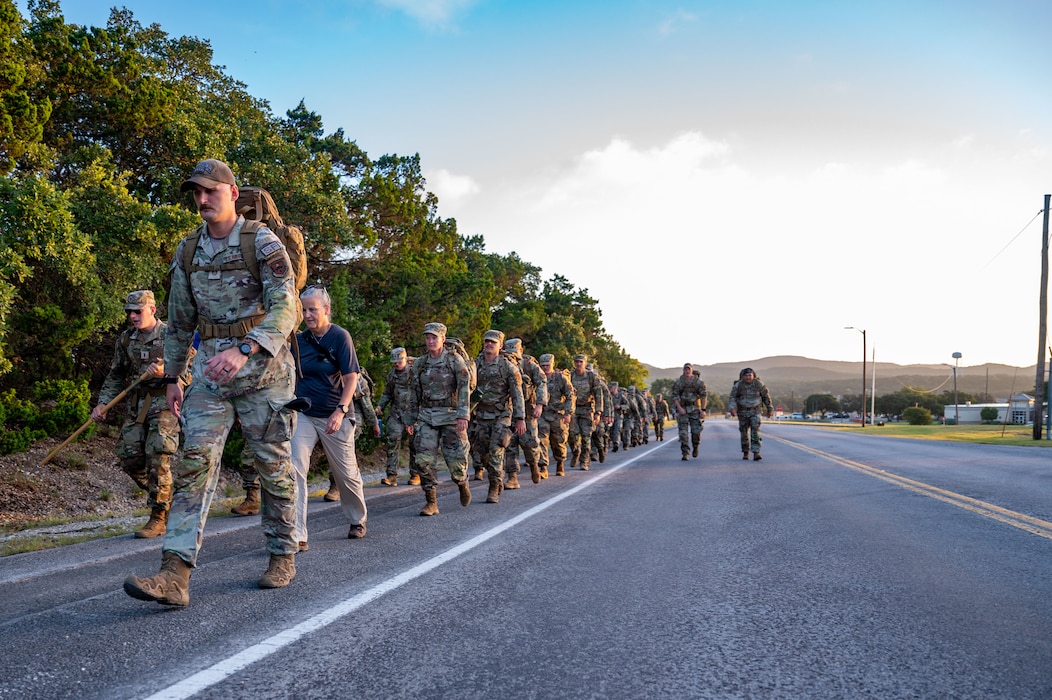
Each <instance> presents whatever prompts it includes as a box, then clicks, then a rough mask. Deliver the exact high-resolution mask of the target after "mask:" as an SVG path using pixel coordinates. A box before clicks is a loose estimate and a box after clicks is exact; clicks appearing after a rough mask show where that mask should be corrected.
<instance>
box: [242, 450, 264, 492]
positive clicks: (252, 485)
mask: <svg viewBox="0 0 1052 700" xmlns="http://www.w3.org/2000/svg"><path fill="white" fill-rule="evenodd" d="M237 471H238V474H240V475H241V486H242V487H243V488H244V489H245V490H246V491H248V490H249V489H258V488H259V472H257V471H256V455H254V454H253V453H252V448H251V447H250V446H249V444H248V441H247V440H246V441H245V446H244V447H242V448H241V465H240V466H239V467H238V468H237Z"/></svg>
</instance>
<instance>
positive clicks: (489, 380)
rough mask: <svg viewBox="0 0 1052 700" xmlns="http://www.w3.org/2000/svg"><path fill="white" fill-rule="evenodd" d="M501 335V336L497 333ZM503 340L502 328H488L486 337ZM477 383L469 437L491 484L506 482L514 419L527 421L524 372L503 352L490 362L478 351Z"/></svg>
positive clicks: (476, 364) (499, 341) (501, 484)
mask: <svg viewBox="0 0 1052 700" xmlns="http://www.w3.org/2000/svg"><path fill="white" fill-rule="evenodd" d="M496 334H499V335H496ZM497 338H499V340H497V342H498V343H503V341H504V334H503V333H500V331H486V335H485V339H497ZM475 369H476V372H477V374H478V386H477V387H476V389H475V392H476V393H475V396H476V399H477V402H476V403H475V405H474V406H473V407H472V409H471V417H472V421H471V431H470V440H471V444H472V446H473V447H474V448H477V449H478V450H479V456H480V461H481V464H482V466H484V467H485V469H486V471H487V473H488V475H489V482H490V486H491V487H492V486H493V485H494V484H499V485H500V487H499V488H498V491H499V490H501V489H503V483H504V452H505V450H506V449H507V447H508V445H510V444H511V439H512V436H513V435H514V432H512V429H511V423H512V421H518V420H524V416H525V411H526V407H525V402H524V401H523V397H522V375H521V374H520V373H519V368H518V366H516V364H515V363H514V362H512V361H511V360H510V359H508V358H507V357H506V356H505V355H504V354H503V353H498V354H497V356H496V358H495V359H493V360H489V361H487V360H486V358H485V355H484V354H482V353H479V355H478V357H476V358H475Z"/></svg>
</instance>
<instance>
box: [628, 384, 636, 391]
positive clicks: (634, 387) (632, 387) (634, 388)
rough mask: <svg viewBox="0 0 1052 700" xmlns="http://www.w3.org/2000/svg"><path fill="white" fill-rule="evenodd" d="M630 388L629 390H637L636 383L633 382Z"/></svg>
mask: <svg viewBox="0 0 1052 700" xmlns="http://www.w3.org/2000/svg"><path fill="white" fill-rule="evenodd" d="M628 390H629V391H635V390H636V385H635V384H633V385H632V386H630V387H628Z"/></svg>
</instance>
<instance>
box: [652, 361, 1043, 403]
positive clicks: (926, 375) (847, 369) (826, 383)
mask: <svg viewBox="0 0 1052 700" xmlns="http://www.w3.org/2000/svg"><path fill="white" fill-rule="evenodd" d="M643 366H644V367H646V369H647V371H648V372H649V373H650V375H649V377H648V378H647V383H648V384H649V383H651V382H653V381H654V380H656V379H665V378H668V379H675V378H676V377H678V376H679V375H680V373H681V372H682V371H683V368H682V367H670V368H659V367H654V366H652V365H647V364H645V363H644V365H643ZM695 367H697V369H698V371H699V372H701V378H702V379H704V380H705V384H706V385H707V386H708V389H709V391H710V392H713V391H714V392H718V393H720V394H727V393H728V392H730V390H731V385H732V384H733V383H734V381H735V380H736V379H737V378H738V372H740V371H741V370H742V368H744V367H752V368H753V369H754V370H756V373H757V374H758V375H759V376H760V377H761V378H762V379H763V381H764V383H765V384H767V386H768V387H769V388H770V390H771V393H772V395H776V396H777V397H790V396H793V397H796V398H797V399H800V398H804V397H807V396H809V395H810V394H825V393H829V394H833V395H834V396H839V395H842V394H859V393H861V391H862V363H861V362H835V361H831V360H812V359H811V358H808V357H799V356H796V355H778V356H775V357H764V358H761V359H758V360H747V361H742V362H733V363H731V362H721V363H718V364H714V365H695ZM876 371H877V396H880V395H881V394H890V393H893V392H896V391H898V390H899V389H902V388H903V387H913V388H916V389H923V390H928V391H935V392H936V393H938V392H941V391H943V390H945V389H950V390H952V389H953V368H952V367H948V366H945V365H897V364H894V363H892V362H878V363H877V365H876ZM1036 371H1037V367H1036V365H1032V366H1030V367H1011V366H1009V365H999V364H986V365H976V366H970V367H964V366H962V367H960V368H959V369H958V373H957V390H958V391H961V392H968V393H970V394H978V393H984V392H985V393H990V394H992V395H993V396H994V397H995V398H997V399H999V400H1002V399H1007V398H1008V396H1009V395H1011V394H1013V393H1015V394H1018V393H1020V392H1026V393H1030V394H1032V393H1033V390H1034V373H1035V372H1036ZM872 372H873V365H872V364H867V365H866V394H869V393H870V390H871V388H872V386H873V377H872Z"/></svg>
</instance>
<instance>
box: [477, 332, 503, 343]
mask: <svg viewBox="0 0 1052 700" xmlns="http://www.w3.org/2000/svg"><path fill="white" fill-rule="evenodd" d="M482 339H483V340H496V341H497V342H498V343H503V342H504V332H503V331H497V330H492V329H490V330H488V331H486V334H485V335H483V336H482Z"/></svg>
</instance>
